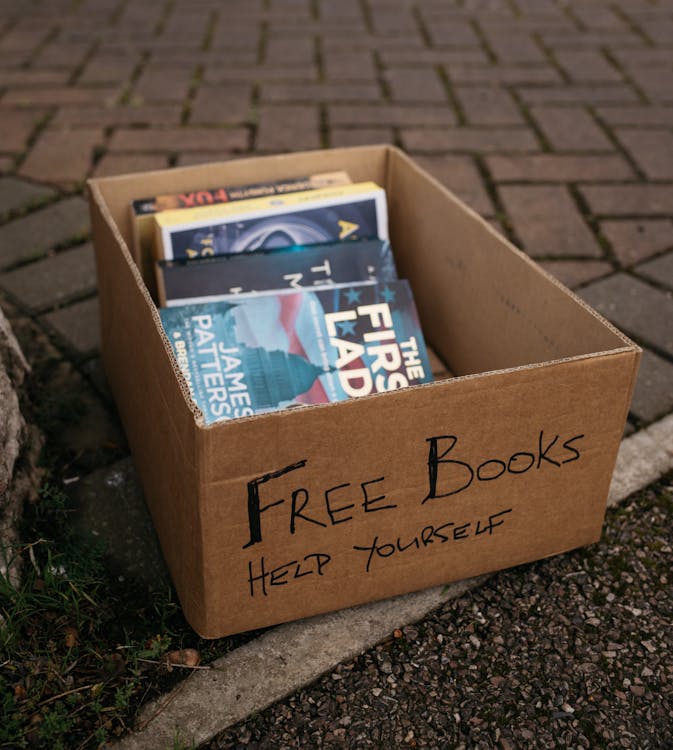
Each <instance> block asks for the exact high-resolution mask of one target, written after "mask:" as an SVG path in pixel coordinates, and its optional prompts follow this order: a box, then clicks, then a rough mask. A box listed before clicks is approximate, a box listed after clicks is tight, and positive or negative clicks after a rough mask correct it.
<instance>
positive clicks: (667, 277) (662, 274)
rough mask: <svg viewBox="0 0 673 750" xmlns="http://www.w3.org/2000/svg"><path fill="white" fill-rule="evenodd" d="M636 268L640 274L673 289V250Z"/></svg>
mask: <svg viewBox="0 0 673 750" xmlns="http://www.w3.org/2000/svg"><path fill="white" fill-rule="evenodd" d="M671 239H672V240H673V237H671ZM635 270H636V273H637V274H638V275H639V276H644V277H645V278H646V279H650V280H651V281H655V282H657V283H659V284H663V285H665V286H667V287H668V288H669V289H673V250H671V252H668V253H666V255H662V256H661V257H660V258H655V259H654V260H650V261H648V262H647V263H641V264H640V265H639V266H637V267H636V269H635Z"/></svg>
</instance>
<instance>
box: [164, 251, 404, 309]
mask: <svg viewBox="0 0 673 750" xmlns="http://www.w3.org/2000/svg"><path fill="white" fill-rule="evenodd" d="M156 269H157V288H158V292H159V304H160V305H161V306H162V307H163V306H168V307H174V306H176V305H185V304H190V303H195V302H212V301H215V300H218V299H222V298H226V297H228V296H231V295H235V294H244V293H251V292H266V291H268V290H272V289H282V288H293V289H301V288H303V287H312V286H325V285H330V284H344V283H354V282H357V281H382V282H383V281H393V280H394V279H396V278H397V272H396V269H395V260H394V258H393V254H392V250H391V249H390V243H389V242H388V240H360V241H358V242H329V243H325V244H321V245H306V246H299V245H294V246H291V247H287V248H279V249H277V250H255V251H253V252H250V253H241V254H237V255H219V256H215V257H213V258H195V259H193V260H184V259H183V260H162V261H158V262H157V264H156Z"/></svg>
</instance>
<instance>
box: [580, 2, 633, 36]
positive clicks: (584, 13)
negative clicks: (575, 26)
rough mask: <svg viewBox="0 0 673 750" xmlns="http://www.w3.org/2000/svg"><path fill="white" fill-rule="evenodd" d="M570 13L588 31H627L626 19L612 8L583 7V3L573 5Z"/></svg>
mask: <svg viewBox="0 0 673 750" xmlns="http://www.w3.org/2000/svg"><path fill="white" fill-rule="evenodd" d="M568 11H569V13H570V15H571V16H572V17H573V18H576V19H577V20H578V21H580V23H581V24H582V26H584V27H585V28H587V29H593V30H601V31H602V30H604V29H606V30H607V29H611V30H614V29H618V30H620V29H621V30H625V29H626V28H627V27H626V24H625V22H624V19H623V18H621V17H620V16H618V15H617V13H615V10H614V9H613V8H610V7H605V6H603V7H601V6H600V5H599V6H598V7H595V6H593V5H588V6H585V5H582V4H581V3H573V4H572V5H571V6H570V7H569V8H568Z"/></svg>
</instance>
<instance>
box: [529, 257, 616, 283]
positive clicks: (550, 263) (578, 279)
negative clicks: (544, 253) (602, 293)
mask: <svg viewBox="0 0 673 750" xmlns="http://www.w3.org/2000/svg"><path fill="white" fill-rule="evenodd" d="M540 265H541V266H542V267H543V268H544V269H545V271H549V273H550V274H551V275H552V276H554V277H555V278H557V279H558V280H559V281H560V282H561V283H562V284H565V285H566V286H567V287H568V288H569V289H577V287H578V286H581V285H582V284H587V283H588V282H589V281H594V280H595V279H600V278H601V277H602V276H607V275H608V274H610V273H612V270H613V268H612V266H611V265H610V263H608V262H607V261H605V260H542V261H540Z"/></svg>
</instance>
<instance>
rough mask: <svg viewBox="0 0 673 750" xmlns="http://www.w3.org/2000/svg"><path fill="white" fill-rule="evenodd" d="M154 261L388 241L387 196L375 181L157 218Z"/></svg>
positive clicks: (182, 212) (197, 209)
mask: <svg viewBox="0 0 673 750" xmlns="http://www.w3.org/2000/svg"><path fill="white" fill-rule="evenodd" d="M154 220H155V222H156V242H155V250H156V252H157V259H158V260H161V259H165V260H173V259H179V258H200V257H211V256H214V255H222V254H227V253H243V252H249V251H251V250H259V249H269V248H278V247H287V246H289V245H314V244H318V243H323V242H332V241H335V240H355V239H375V238H378V239H383V240H385V239H388V215H387V207H386V197H385V192H384V190H383V189H382V188H380V187H379V186H378V185H376V184H375V183H373V182H364V183H356V184H352V185H344V186H341V187H334V188H325V189H320V190H308V191H303V192H296V193H289V194H287V195H275V196H271V197H266V198H253V199H250V200H245V201H239V202H236V203H224V204H220V205H216V206H203V207H200V208H191V209H190V208H187V209H180V210H176V211H162V212H161V213H158V214H155V216H154Z"/></svg>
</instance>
